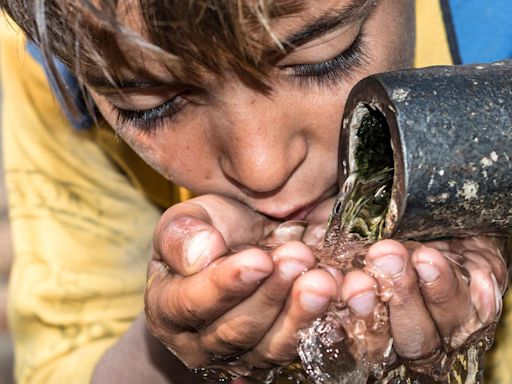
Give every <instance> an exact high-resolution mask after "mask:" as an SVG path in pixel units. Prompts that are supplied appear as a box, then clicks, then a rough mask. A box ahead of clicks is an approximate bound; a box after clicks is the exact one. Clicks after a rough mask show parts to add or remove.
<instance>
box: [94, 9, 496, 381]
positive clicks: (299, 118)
mask: <svg viewBox="0 0 512 384" xmlns="http://www.w3.org/2000/svg"><path fill="white" fill-rule="evenodd" d="M350 3H351V2H350V1H348V0H338V1H322V2H315V1H308V2H306V8H305V10H304V12H303V13H302V14H301V15H299V17H290V18H285V19H281V20H276V21H275V23H274V24H275V25H273V26H272V27H273V30H274V31H275V33H276V35H277V36H278V37H280V38H284V36H287V35H288V34H289V33H293V32H294V31H296V30H298V29H300V28H301V26H303V25H304V23H305V22H306V21H309V20H313V19H315V18H316V17H318V16H319V15H320V14H321V13H323V12H326V11H329V10H333V9H338V10H339V9H340V8H341V7H343V6H346V5H348V4H350ZM412 3H413V2H411V1H406V0H401V1H398V0H381V1H379V2H378V5H377V6H376V7H375V9H373V11H372V12H371V14H370V15H368V17H367V18H365V19H364V20H362V21H361V20H358V21H353V22H351V23H349V24H344V25H342V26H340V28H338V29H336V30H334V31H332V32H330V33H328V34H327V35H324V36H321V37H319V38H317V39H314V40H313V41H310V42H308V43H306V44H305V45H302V46H299V47H297V48H296V49H295V50H294V51H292V52H291V53H290V54H289V55H287V56H286V57H284V58H283V59H282V60H281V61H280V62H279V63H278V64H277V66H276V68H275V69H274V70H272V71H271V73H270V79H271V84H272V89H273V92H272V94H271V95H265V94H262V93H261V92H258V91H257V90H255V89H252V88H250V87H248V86H247V85H245V84H244V83H243V82H242V81H241V80H240V79H239V78H237V77H234V76H232V75H231V74H229V73H226V74H224V75H223V76H221V77H218V76H213V75H212V74H208V73H205V74H204V87H203V89H202V91H201V92H199V93H197V94H193V95H191V96H188V98H189V99H188V100H187V101H186V105H185V106H184V107H183V108H182V109H181V110H180V111H179V112H178V114H177V115H176V116H174V117H172V118H169V119H166V120H165V121H164V122H163V123H162V124H161V125H160V126H159V129H157V130H156V131H154V132H152V133H145V132H142V131H141V130H140V129H137V128H136V127H135V126H133V125H130V124H127V123H125V124H120V123H119V121H117V119H116V114H115V113H114V112H113V111H112V105H115V106H117V107H120V108H123V109H132V110H141V109H147V108H151V107H155V106H158V105H160V104H162V103H164V102H166V101H167V100H168V99H169V98H171V97H174V96H175V95H176V94H179V93H180V90H179V89H176V87H174V86H169V87H163V88H162V87H154V88H147V89H133V88H131V89H126V90H124V92H123V95H120V94H118V93H116V92H114V91H113V90H108V89H98V88H95V87H93V86H89V90H90V92H91V95H92V97H93V99H94V101H95V102H96V105H97V107H98V109H99V110H100V111H101V113H102V114H103V116H104V118H105V119H106V121H107V122H109V123H110V124H111V125H112V127H114V129H115V130H116V131H117V132H118V134H119V135H120V136H121V137H122V138H123V139H125V140H126V141H127V142H128V143H129V144H130V145H131V146H132V147H133V148H134V149H135V150H136V151H137V152H138V153H139V154H140V155H141V156H142V157H143V158H144V159H145V160H146V161H147V162H148V163H149V164H151V165H152V166H153V167H154V168H155V169H157V170H158V171H160V172H161V173H162V174H163V175H165V176H166V177H167V178H169V179H170V180H172V181H173V182H176V183H177V184H180V185H183V186H185V187H187V188H188V189H190V190H192V191H194V192H195V193H197V194H198V195H201V196H200V197H197V198H195V199H193V200H190V201H188V202H184V203H181V204H177V205H175V206H173V207H170V208H169V209H168V210H167V211H166V212H165V213H164V214H163V215H162V217H161V220H160V222H159V224H158V225H157V228H156V230H155V235H154V242H153V251H152V255H151V261H150V263H149V267H148V286H147V289H146V294H145V304H146V312H145V315H146V322H147V327H148V329H149V332H150V334H149V333H148V332H147V330H146V327H145V324H144V321H143V317H142V315H141V317H140V318H139V319H138V320H137V321H136V322H135V323H134V325H133V326H132V328H131V329H130V331H129V332H128V333H127V335H126V336H125V337H124V338H123V339H121V341H119V342H118V343H117V344H116V345H115V346H114V347H113V348H112V349H111V350H110V351H109V352H108V353H107V354H106V355H105V356H104V357H103V359H102V360H101V361H100V362H99V364H98V366H97V369H96V372H95V376H94V380H95V381H96V382H102V381H105V380H110V379H112V378H119V377H122V378H123V380H124V382H130V381H133V382H137V381H139V382H140V380H141V379H151V380H152V382H159V381H162V382H165V381H166V380H169V379H174V380H175V382H184V381H180V380H184V379H183V377H184V376H181V378H177V375H178V373H179V372H181V373H180V374H183V375H187V373H186V372H185V371H180V369H181V368H179V367H180V363H179V362H178V361H177V359H176V358H175V356H177V357H178V358H179V359H180V360H181V361H182V362H183V363H184V364H185V365H186V366H188V367H190V368H193V367H202V366H207V365H208V364H210V363H211V359H212V357H214V356H215V357H226V356H234V355H236V356H240V360H239V361H240V362H241V363H240V364H241V365H242V366H253V367H255V368H269V367H273V366H274V365H276V364H277V365H280V364H286V363H288V362H290V361H291V360H293V359H294V358H295V356H296V345H297V332H298V330H300V329H302V328H304V327H306V326H307V325H308V324H309V323H310V322H311V321H313V320H314V319H315V318H317V317H318V316H319V315H320V314H322V313H323V311H325V309H326V308H327V307H328V305H329V303H330V302H332V301H334V300H342V301H344V302H347V303H348V304H349V306H350V307H351V308H352V312H353V316H355V317H361V318H368V314H369V312H370V311H371V310H373V306H374V305H375V303H376V300H377V297H378V296H377V295H378V291H379V289H381V288H382V286H383V285H384V284H385V283H388V282H389V280H390V279H391V281H392V285H393V286H394V289H395V292H394V295H393V296H392V298H391V300H390V303H389V304H390V332H391V335H392V336H393V337H394V344H393V350H394V356H395V358H404V359H417V360H421V359H422V358H423V357H424V356H426V355H428V354H429V353H430V352H431V351H432V350H434V349H435V348H437V347H439V346H443V347H445V348H446V349H450V348H456V347H457V346H460V345H461V344H462V343H464V342H465V341H466V340H467V338H468V335H470V334H471V333H473V332H474V331H476V330H478V329H480V328H482V327H484V326H485V325H487V324H490V323H491V322H492V321H494V320H495V319H496V317H497V315H498V314H499V312H500V308H501V294H502V293H503V291H504V286H505V280H506V278H505V268H504V264H503V261H502V258H501V255H500V249H501V246H502V244H499V243H498V242H497V241H495V240H493V239H484V238H475V239H470V240H467V241H465V242H461V241H445V242H436V243H429V244H424V245H422V246H418V245H417V244H416V245H410V244H406V245H403V244H400V243H398V242H396V241H392V240H385V241H381V242H379V243H377V244H375V245H374V246H373V247H372V248H371V249H370V251H369V253H368V256H367V260H368V265H369V268H372V272H374V275H375V276H376V277H375V278H374V277H372V276H370V274H368V273H362V272H360V271H355V272H351V273H349V274H347V275H346V276H342V275H341V274H340V273H339V272H336V271H327V270H321V269H315V268H314V267H315V259H314V256H313V248H312V247H314V246H318V241H319V239H321V229H319V228H320V227H319V225H320V224H323V223H326V222H327V219H328V215H329V212H330V207H331V206H332V202H333V196H334V195H335V193H336V181H337V180H336V164H337V143H338V135H339V129H340V124H341V115H342V111H343V106H344V100H345V99H346V97H347V95H348V92H349V90H350V89H351V87H352V86H353V85H354V84H355V83H356V82H357V81H358V80H359V79H361V78H362V77H364V76H366V75H368V74H371V73H376V72H382V71H387V70H392V69H399V68H403V67H407V66H411V63H412V48H411V47H412V46H413V42H414V33H413V32H412V31H414V18H413V14H414V12H413V11H414V10H413V5H412ZM125 22H126V23H127V24H129V25H130V26H132V27H133V28H135V29H137V28H139V29H140V25H139V24H138V23H139V20H138V18H137V16H136V15H134V14H133V13H130V15H129V16H128V17H127V19H126V20H125ZM390 26H392V28H391V27H390ZM362 27H364V30H365V42H366V43H365V52H367V55H366V56H367V58H366V60H365V63H364V65H362V66H359V67H357V68H354V69H352V70H351V72H350V74H349V75H347V76H345V77H343V78H341V79H340V80H339V81H336V82H334V83H332V84H329V85H322V86H320V85H317V84H312V83H311V84H309V83H308V84H298V83H297V81H295V80H294V79H292V77H291V76H290V75H289V73H288V72H287V69H286V68H285V67H287V66H293V65H299V64H305V63H316V62H321V61H324V60H326V59H330V58H332V57H334V56H336V55H338V54H339V53H340V52H342V51H343V50H345V49H346V48H348V47H349V46H350V45H351V43H352V42H353V40H354V39H355V37H356V35H357V34H358V33H359V31H360V29H361V28H362ZM126 54H127V57H128V58H129V61H130V63H131V65H132V69H130V68H126V69H125V73H126V75H127V76H130V75H131V76H134V74H133V72H132V71H133V68H134V67H137V68H138V69H140V70H141V71H142V72H143V73H149V74H151V76H152V77H158V78H161V79H165V80H167V81H171V80H172V78H170V75H169V74H168V73H167V72H166V71H165V70H164V68H163V66H162V65H161V64H160V63H158V62H155V61H153V60H152V59H151V56H150V55H147V54H145V55H142V53H141V52H137V51H133V50H131V51H130V52H126ZM138 73H140V72H138ZM198 159H200V161H198ZM304 207H306V208H305V209H302V208H304ZM290 215H292V216H293V218H296V219H306V220H308V222H309V227H308V229H307V232H306V235H305V237H304V239H305V240H304V241H305V242H300V241H294V240H290V241H285V242H284V243H282V244H279V246H277V247H275V248H274V249H272V250H271V251H267V250H262V249H260V248H257V247H255V246H254V245H256V244H258V243H261V242H262V241H263V240H264V239H265V238H266V237H267V236H268V235H269V233H271V232H272V231H273V230H275V229H276V227H277V225H278V224H279V223H280V222H282V221H283V220H285V219H287V218H290ZM305 243H308V244H305ZM236 249H240V251H232V250H236ZM447 256H449V257H450V258H451V259H454V258H459V259H461V260H463V263H464V264H465V265H466V267H467V269H468V271H469V273H470V274H471V283H470V284H468V281H467V279H465V278H464V277H463V276H462V273H461V270H460V268H458V267H457V266H456V265H455V264H454V263H452V262H450V261H448V260H447V258H446V257H447ZM388 275H389V276H388ZM492 276H494V278H493V277H492ZM493 279H494V280H495V281H496V283H494V280H493ZM262 314H264V315H262ZM370 336H371V337H374V341H375V342H374V345H375V348H376V349H378V348H380V347H379V346H380V345H381V344H382V343H380V340H379V338H380V337H384V336H385V337H389V336H390V335H389V334H387V335H370ZM140 343H142V344H143V345H146V346H148V347H147V350H148V351H149V350H152V351H160V352H159V353H149V352H146V353H142V354H141V355H139V356H138V357H137V359H138V360H139V361H140V364H130V367H127V366H126V364H125V362H126V358H129V357H130V356H129V354H128V355H127V353H128V352H127V351H130V350H132V349H133V348H136V347H135V346H137V345H140ZM160 343H162V344H163V345H165V346H166V347H167V348H168V349H169V350H170V351H171V352H172V354H170V353H167V352H166V353H164V355H165V356H167V358H168V360H165V362H164V363H162V361H160V360H161V359H160V360H158V359H157V360H158V361H156V360H155V359H154V358H153V357H152V356H154V355H160V356H161V354H162V351H166V349H165V348H162V344H160ZM186 380H187V382H193V380H198V379H197V378H187V379H186Z"/></svg>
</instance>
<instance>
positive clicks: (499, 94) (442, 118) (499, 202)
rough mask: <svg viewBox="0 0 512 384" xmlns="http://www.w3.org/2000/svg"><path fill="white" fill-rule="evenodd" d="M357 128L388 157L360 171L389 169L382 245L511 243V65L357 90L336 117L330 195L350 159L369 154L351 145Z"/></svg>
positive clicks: (417, 76) (352, 164) (422, 74)
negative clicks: (387, 241)
mask: <svg viewBox="0 0 512 384" xmlns="http://www.w3.org/2000/svg"><path fill="white" fill-rule="evenodd" d="M365 119H366V120H368V119H371V120H372V121H373V123H372V124H370V127H371V130H373V131H372V132H370V137H384V138H385V139H384V140H383V141H384V144H385V145H387V146H388V151H387V153H389V154H390V156H391V157H392V159H391V158H390V159H387V160H386V159H384V160H383V159H382V157H379V156H375V158H373V159H370V160H369V161H389V162H390V163H391V166H392V167H393V169H394V175H393V184H392V188H391V197H390V203H389V208H388V210H387V214H386V218H385V224H384V229H383V237H391V236H393V237H395V238H398V239H401V238H407V239H418V240H422V239H432V238H440V237H449V236H470V235H477V234H480V235H483V234H486V235H498V236H502V235H510V234H511V233H512V61H502V62H496V63H492V64H479V65H463V66H438V67H430V68H424V69H414V70H405V71H399V72H390V73H383V74H377V75H373V76H370V77H368V78H366V79H364V80H362V81H361V82H359V83H358V84H357V85H356V86H355V87H354V88H353V90H352V92H351V93H350V95H349V97H348V100H347V103H346V107H345V113H344V118H343V129H342V134H341V138H340V151H339V153H340V156H339V181H340V185H343V183H344V182H345V180H346V179H347V177H348V176H349V175H350V174H351V173H354V172H357V171H358V168H359V167H360V166H361V164H360V161H358V159H357V156H358V154H361V153H372V151H374V150H375V148H374V147H373V146H372V145H370V144H371V142H372V141H371V140H366V141H364V140H361V137H360V133H361V129H362V125H363V124H362V122H363V121H364V120H365ZM386 138H387V139H386ZM381 152H382V151H381ZM384 152H386V151H384ZM367 160H368V159H367Z"/></svg>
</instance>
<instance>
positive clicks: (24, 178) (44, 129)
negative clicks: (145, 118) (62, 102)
mask: <svg viewBox="0 0 512 384" xmlns="http://www.w3.org/2000/svg"><path fill="white" fill-rule="evenodd" d="M1 19H2V21H0V49H1V59H0V60H1V62H0V63H1V67H0V68H1V81H2V87H3V98H2V99H3V105H2V128H3V135H4V137H3V153H4V166H5V174H6V182H7V188H8V197H9V209H10V218H11V223H12V233H13V240H14V251H15V260H14V264H13V267H12V273H11V279H10V286H9V309H8V311H9V323H10V327H11V330H12V332H13V338H14V343H15V360H16V363H15V364H16V366H15V375H16V379H17V382H18V383H20V384H24V383H88V382H89V381H90V378H91V374H92V372H93V369H94V366H95V365H96V363H97V361H98V359H99V358H100V357H101V355H102V354H103V353H104V352H105V351H106V350H107V349H108V348H109V347H110V346H111V345H112V344H113V343H114V342H115V341H116V340H117V339H118V338H119V337H120V335H122V334H123V333H124V332H125V331H126V330H127V328H128V327H129V326H130V324H131V322H132V320H133V319H134V318H135V316H136V315H137V314H138V313H139V312H140V311H141V309H142V306H143V303H142V292H143V289H144V283H145V272H146V263H147V259H148V256H149V248H150V242H151V237H152V233H153V228H154V225H155V223H156V221H157V220H158V218H159V216H160V210H159V209H157V208H156V207H155V206H154V205H152V204H151V203H149V202H148V200H147V199H146V198H145V197H144V195H143V194H142V193H141V192H140V191H139V190H137V189H136V188H134V187H133V185H132V184H131V183H130V182H129V181H128V179H127V178H126V176H125V174H123V173H121V172H120V171H119V168H118V167H117V166H114V165H113V163H112V162H111V160H110V158H109V157H107V156H106V155H105V153H104V152H103V151H102V150H101V149H100V148H99V146H98V145H97V144H96V142H95V140H94V138H93V136H94V133H93V132H92V131H88V132H85V133H82V132H78V131H76V130H74V129H73V128H71V127H70V126H69V124H68V122H67V121H66V119H65V118H64V116H63V115H62V113H61V112H60V108H59V107H58V105H57V103H56V101H55V100H54V98H53V96H52V93H51V91H50V89H49V87H48V84H47V82H46V78H45V76H44V73H43V71H42V70H41V68H40V66H39V65H38V64H37V63H36V62H35V61H34V60H33V59H32V58H31V57H30V56H29V55H28V54H26V53H25V50H24V47H23V43H22V40H23V38H22V36H21V35H20V33H19V32H17V31H15V30H14V29H13V28H12V26H10V25H7V23H6V22H5V20H4V19H3V17H1Z"/></svg>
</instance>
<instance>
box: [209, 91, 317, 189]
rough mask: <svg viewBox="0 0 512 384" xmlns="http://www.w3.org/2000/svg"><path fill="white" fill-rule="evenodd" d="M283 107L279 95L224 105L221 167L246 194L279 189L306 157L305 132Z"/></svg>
mask: <svg viewBox="0 0 512 384" xmlns="http://www.w3.org/2000/svg"><path fill="white" fill-rule="evenodd" d="M286 106H287V105H282V104H281V103H280V101H279V97H272V98H271V97H269V96H266V95H261V94H256V95H254V94H253V95H252V96H251V97H246V98H244V97H241V96H240V95H238V97H237V100H236V102H232V103H229V104H228V105H227V106H226V107H225V108H223V117H222V119H221V121H222V126H221V127H219V130H218V131H217V132H220V133H221V134H220V135H221V142H222V145H221V147H222V150H221V155H220V157H219V159H220V160H219V161H220V167H221V169H222V172H223V173H224V175H225V176H226V178H228V179H229V180H230V181H231V182H232V183H234V184H236V185H237V186H238V187H239V188H240V189H241V190H243V191H244V192H245V193H247V194H249V195H255V194H258V195H261V194H271V193H273V192H276V191H278V190H279V189H281V188H282V187H283V186H284V185H285V184H286V183H287V181H288V180H289V179H290V178H291V177H292V176H293V175H294V173H295V172H297V170H298V169H299V168H300V165H301V164H302V163H303V161H304V160H305V158H306V156H307V152H308V147H307V138H306V136H305V133H304V132H305V131H304V130H302V126H301V123H300V122H299V121H298V120H299V119H298V118H297V116H295V117H294V116H293V115H292V113H291V112H290V111H289V108H286Z"/></svg>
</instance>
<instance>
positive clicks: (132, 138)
mask: <svg viewBox="0 0 512 384" xmlns="http://www.w3.org/2000/svg"><path fill="white" fill-rule="evenodd" d="M95 102H96V105H97V107H98V109H99V110H100V112H101V113H102V116H103V117H104V119H105V121H106V122H107V123H108V124H109V125H110V126H111V127H113V128H114V130H115V131H116V133H117V134H118V135H119V137H121V138H122V139H123V140H124V141H125V142H126V143H127V144H128V145H129V146H130V147H131V148H132V149H133V150H134V151H135V152H136V153H137V154H138V155H139V156H140V157H141V158H142V159H144V161H145V162H146V163H148V164H149V165H150V166H151V167H152V168H154V169H155V170H156V171H157V172H158V173H160V174H161V175H163V176H164V177H165V178H167V179H168V180H170V181H172V182H175V183H177V184H180V185H183V186H185V187H188V188H189V189H194V190H195V189H196V188H195V186H194V185H192V184H193V183H194V182H196V181H203V183H204V181H205V180H210V179H212V173H213V163H214V159H215V156H214V154H213V153H212V148H211V147H210V146H208V143H207V140H206V138H205V137H204V135H203V134H202V132H201V131H200V128H199V127H201V126H202V124H200V123H199V122H196V121H193V122H188V123H187V127H186V131H187V132H188V133H187V134H186V135H183V134H180V133H179V132H180V131H182V130H183V129H184V127H173V126H172V125H171V124H169V123H168V124H167V125H166V126H164V127H161V128H158V129H157V130H156V131H155V132H152V133H149V134H148V133H143V132H141V131H138V130H137V129H135V128H132V127H128V126H127V127H123V128H119V127H116V119H115V115H114V113H113V112H112V111H111V110H110V108H109V107H108V106H106V104H105V102H104V101H102V100H101V99H99V98H96V99H95Z"/></svg>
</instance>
